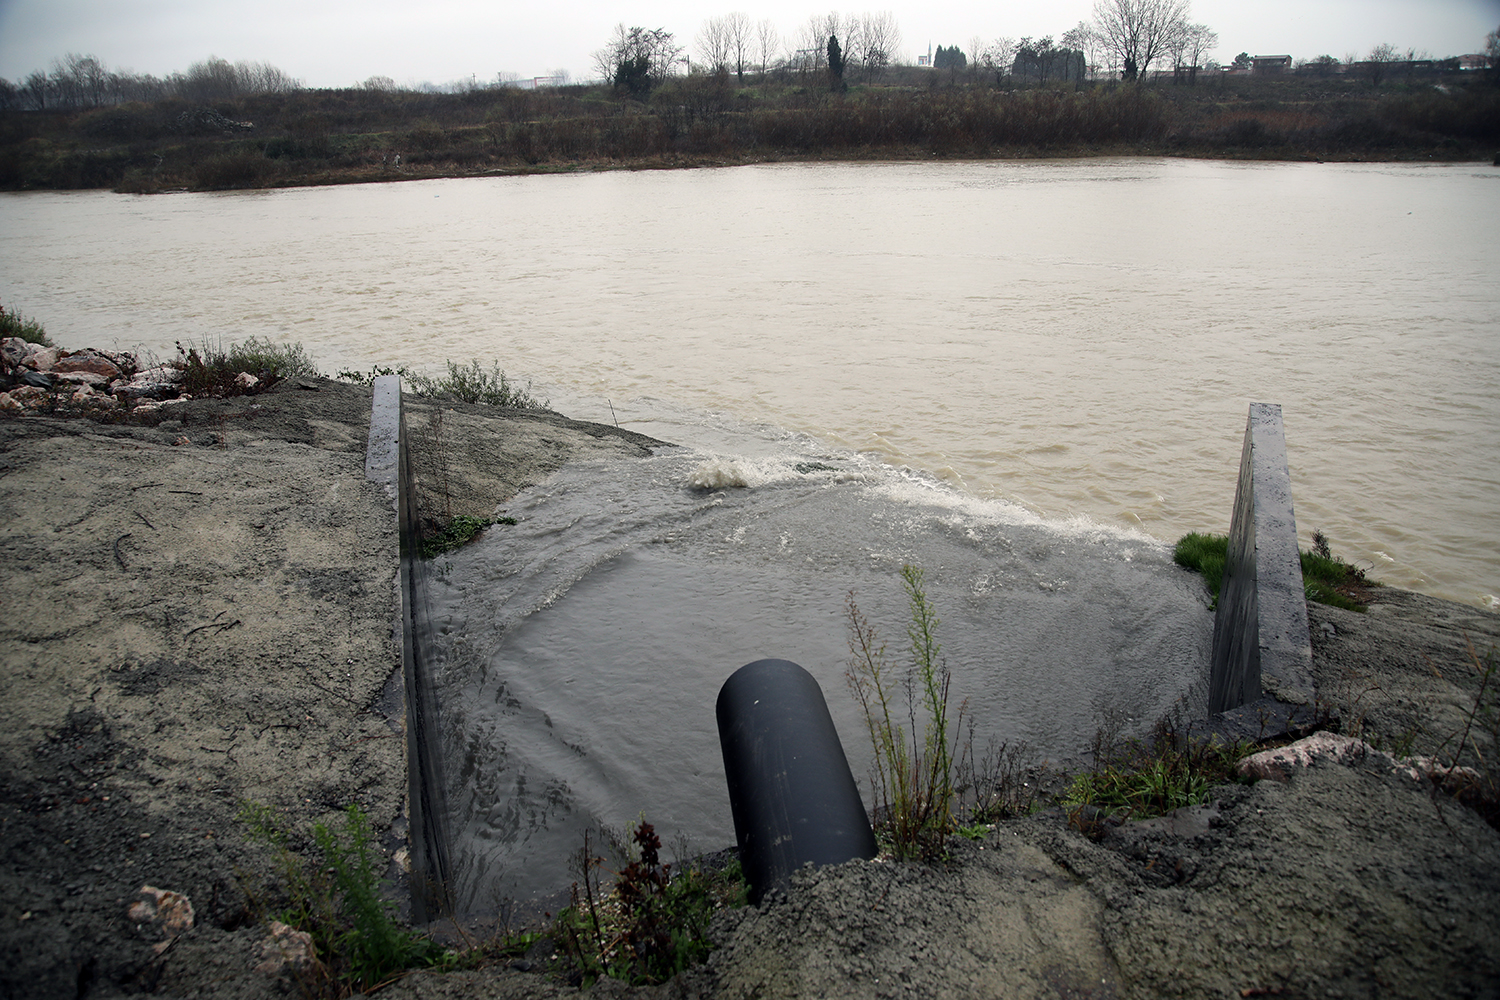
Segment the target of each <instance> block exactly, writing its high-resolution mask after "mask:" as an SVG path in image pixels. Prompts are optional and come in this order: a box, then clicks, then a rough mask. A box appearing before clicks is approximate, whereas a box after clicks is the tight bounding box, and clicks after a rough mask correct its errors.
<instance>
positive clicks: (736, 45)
mask: <svg viewBox="0 0 1500 1000" xmlns="http://www.w3.org/2000/svg"><path fill="white" fill-rule="evenodd" d="M724 35H725V40H726V42H727V43H728V48H729V62H730V63H731V64H733V66H734V75H735V76H736V77H737V78H738V79H739V81H740V83H744V82H745V63H746V62H748V61H749V59H750V48H751V35H752V32H751V28H750V17H749V15H747V14H743V13H740V12H739V11H735V12H733V13H731V14H725V15H724Z"/></svg>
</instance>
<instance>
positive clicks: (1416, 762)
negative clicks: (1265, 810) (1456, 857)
mask: <svg viewBox="0 0 1500 1000" xmlns="http://www.w3.org/2000/svg"><path fill="white" fill-rule="evenodd" d="M1319 758H1321V759H1323V760H1326V761H1329V762H1333V763H1338V764H1353V763H1355V762H1357V761H1360V760H1365V759H1367V758H1373V759H1375V760H1378V761H1381V762H1383V763H1384V764H1385V765H1386V766H1388V767H1389V768H1391V769H1392V770H1393V771H1396V772H1397V773H1400V774H1405V775H1406V776H1407V777H1408V778H1411V779H1412V780H1413V781H1431V782H1433V783H1434V784H1437V785H1440V786H1442V787H1443V788H1444V789H1446V790H1447V791H1449V792H1452V793H1453V794H1455V795H1456V794H1459V793H1461V792H1464V791H1465V790H1468V789H1472V788H1477V787H1478V786H1479V783H1480V781H1481V776H1480V774H1479V772H1478V771H1476V770H1475V769H1474V768H1472V767H1457V766H1450V765H1448V764H1444V763H1443V762H1442V761H1440V760H1438V759H1437V758H1436V757H1407V758H1397V757H1396V756H1394V755H1393V754H1389V753H1386V752H1385V751H1384V750H1376V749H1375V748H1374V747H1372V746H1370V744H1368V743H1366V742H1365V741H1364V740H1358V739H1355V738H1354V737H1352V736H1340V735H1339V734H1337V733H1314V734H1313V735H1311V736H1309V737H1307V738H1306V739H1302V740H1298V741H1297V742H1296V743H1292V744H1289V745H1287V746H1284V747H1278V748H1277V749H1275V750H1262V751H1261V752H1260V753H1257V754H1251V755H1250V756H1249V757H1246V758H1245V759H1244V760H1242V761H1240V762H1239V764H1238V765H1237V766H1236V767H1235V772H1236V773H1237V774H1239V776H1240V777H1242V778H1259V779H1263V780H1267V781H1286V780H1287V779H1288V778H1290V777H1291V774H1292V771H1293V769H1295V768H1301V767H1312V766H1313V765H1314V763H1315V762H1316V761H1317V760H1318V759H1319Z"/></svg>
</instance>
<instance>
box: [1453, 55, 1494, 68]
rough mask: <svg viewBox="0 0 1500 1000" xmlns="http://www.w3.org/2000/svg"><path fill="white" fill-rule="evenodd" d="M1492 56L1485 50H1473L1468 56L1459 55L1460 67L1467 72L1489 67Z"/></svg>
mask: <svg viewBox="0 0 1500 1000" xmlns="http://www.w3.org/2000/svg"><path fill="white" fill-rule="evenodd" d="M1489 66H1490V57H1489V56H1487V55H1485V54H1484V53H1483V52H1471V53H1469V54H1468V55H1466V56H1459V57H1458V68H1459V69H1460V70H1463V71H1464V72H1466V73H1472V72H1474V71H1475V70H1481V69H1489Z"/></svg>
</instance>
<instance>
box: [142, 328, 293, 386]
mask: <svg viewBox="0 0 1500 1000" xmlns="http://www.w3.org/2000/svg"><path fill="white" fill-rule="evenodd" d="M172 365H173V367H175V368H176V369H177V370H178V371H180V372H181V373H182V382H181V385H182V390H183V391H184V392H187V393H190V394H192V395H193V396H240V395H244V394H246V393H247V392H263V391H265V390H266V389H269V388H270V387H271V386H273V385H275V384H276V383H277V382H279V381H281V380H282V379H287V378H308V377H316V376H317V374H318V369H317V366H316V365H314V364H313V361H312V358H310V357H309V356H308V354H307V352H306V351H305V350H304V349H303V347H302V345H301V344H300V343H298V344H276V343H272V342H271V341H270V340H269V339H261V338H258V337H250V338H248V339H246V340H243V341H240V342H239V343H231V344H230V345H229V346H228V347H225V346H224V345H223V344H222V343H211V342H209V341H207V340H205V341H204V342H203V344H202V347H201V349H200V348H199V347H183V346H182V341H180V340H179V341H178V342H177V360H176V361H174V362H172ZM242 374H246V375H253V376H255V378H256V380H257V381H256V383H255V384H254V385H253V386H248V387H247V386H246V385H245V384H244V383H243V381H242V380H241V379H240V376H241V375H242Z"/></svg>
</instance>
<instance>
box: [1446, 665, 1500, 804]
mask: <svg viewBox="0 0 1500 1000" xmlns="http://www.w3.org/2000/svg"><path fill="white" fill-rule="evenodd" d="M1465 642H1466V648H1467V652H1468V658H1469V663H1470V665H1472V667H1473V669H1474V671H1475V672H1476V673H1477V674H1478V675H1479V687H1478V689H1477V690H1476V691H1475V693H1474V701H1473V704H1471V705H1470V706H1469V707H1468V708H1467V709H1466V710H1465V711H1464V727H1463V730H1462V731H1460V732H1459V733H1456V734H1455V735H1454V737H1453V738H1452V739H1451V740H1450V741H1449V746H1450V747H1451V749H1448V750H1447V752H1446V753H1442V754H1440V757H1441V758H1446V761H1447V763H1446V767H1445V772H1446V773H1445V774H1444V776H1443V781H1441V782H1440V783H1439V784H1440V785H1441V786H1442V787H1445V788H1448V789H1450V790H1451V791H1452V792H1453V794H1454V797H1455V798H1457V799H1458V800H1459V801H1460V802H1462V803H1464V804H1465V805H1467V806H1470V807H1471V808H1473V809H1474V810H1475V811H1476V812H1478V813H1479V815H1480V816H1482V817H1483V818H1484V821H1485V822H1486V823H1488V824H1489V825H1490V826H1492V827H1494V828H1495V829H1497V830H1500V676H1497V670H1496V667H1497V650H1496V648H1495V647H1493V646H1491V647H1490V650H1489V652H1488V653H1487V654H1486V655H1485V656H1483V657H1481V656H1480V655H1479V652H1478V651H1477V650H1476V649H1475V648H1474V643H1473V642H1472V641H1470V640H1465ZM1464 757H1467V758H1469V759H1470V760H1472V761H1473V764H1474V766H1470V767H1463V766H1461V765H1460V763H1459V761H1460V759H1461V758H1464Z"/></svg>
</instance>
